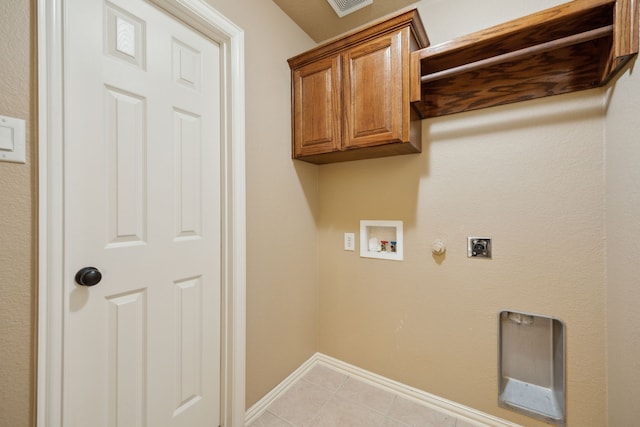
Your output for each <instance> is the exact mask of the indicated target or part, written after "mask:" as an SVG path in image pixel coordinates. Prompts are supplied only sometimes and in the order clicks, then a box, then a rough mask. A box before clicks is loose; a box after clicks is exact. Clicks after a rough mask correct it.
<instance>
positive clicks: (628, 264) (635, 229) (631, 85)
mask: <svg viewBox="0 0 640 427" xmlns="http://www.w3.org/2000/svg"><path fill="white" fill-rule="evenodd" d="M609 96H610V98H609V100H608V102H609V108H608V112H607V126H606V159H607V163H606V165H607V187H606V188H607V204H606V212H607V216H606V230H607V245H606V249H607V258H606V259H607V263H606V267H607V324H606V328H607V375H608V389H607V398H608V399H607V401H608V414H609V420H608V421H609V423H608V425H609V426H611V427H615V426H631V425H636V424H637V423H638V419H640V407H639V406H638V399H637V393H638V384H640V357H639V355H640V310H638V307H640V286H638V283H639V280H640V279H639V278H640V263H639V262H638V254H640V168H638V165H640V144H639V142H640V140H639V137H638V135H640V120H639V119H638V117H640V114H639V112H638V105H640V75H639V74H638V63H637V61H635V63H634V66H633V68H631V69H630V70H627V72H625V73H624V74H623V75H622V76H621V77H620V79H619V80H618V81H617V82H616V84H615V86H614V87H613V88H612V89H611V90H610V92H609Z"/></svg>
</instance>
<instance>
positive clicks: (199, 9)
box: [37, 0, 246, 427]
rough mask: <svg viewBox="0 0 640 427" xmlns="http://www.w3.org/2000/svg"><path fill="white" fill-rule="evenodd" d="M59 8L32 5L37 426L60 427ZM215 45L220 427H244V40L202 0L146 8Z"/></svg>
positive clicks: (52, 0)
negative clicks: (35, 32) (217, 47)
mask: <svg viewBox="0 0 640 427" xmlns="http://www.w3.org/2000/svg"><path fill="white" fill-rule="evenodd" d="M63 1H64V0H38V10H37V14H38V150H39V151H38V187H39V188H38V364H37V385H38V391H37V425H38V426H42V427H45V426H46V427H62V361H63V353H62V352H63V336H62V332H63V329H62V328H63V319H64V301H63V299H62V296H63V279H64V278H63V261H64V259H63V257H64V252H63V248H64V230H63V224H64V222H63V219H64V208H63V207H64V203H63V202H64V194H63V188H64V187H63V184H64V182H63V177H64V163H63V153H64V135H63V101H64V100H63V96H62V94H63V66H62V65H63V56H62V52H63V40H62V33H63V31H62V30H63V26H64V16H63V7H62V6H63V4H62V3H63ZM147 1H150V2H151V3H154V4H156V5H157V6H159V7H160V8H162V9H164V10H165V11H166V12H167V13H169V14H172V15H174V16H175V17H177V18H178V19H179V20H181V21H183V22H185V23H186V24H187V25H190V26H191V27H193V28H195V29H196V30H198V31H199V32H201V33H202V34H204V35H205V36H207V37H209V38H211V39H212V40H214V41H215V42H217V43H219V45H220V52H221V58H220V59H221V62H220V63H221V66H222V70H221V76H222V79H223V85H222V96H223V102H224V105H223V108H222V111H223V113H222V114H223V117H222V121H221V123H222V126H223V129H222V138H221V141H222V145H223V153H222V158H223V165H222V171H221V173H222V183H223V184H222V195H223V200H224V204H225V206H224V211H223V216H222V221H223V227H222V240H223V245H222V248H221V254H222V266H223V277H222V280H221V283H222V313H223V319H222V322H223V331H222V355H221V356H222V359H221V360H222V377H221V379H222V387H223V390H222V394H221V395H222V399H223V401H222V402H221V405H222V407H221V423H222V425H223V426H226V427H238V426H242V425H244V417H245V407H244V405H245V351H246V347H245V336H246V332H245V328H246V323H245V292H246V244H245V240H246V231H245V224H246V202H245V195H246V190H245V140H244V138H245V130H244V114H245V110H244V108H245V106H244V33H243V31H242V30H241V29H240V28H238V27H237V26H235V25H234V24H233V23H231V22H230V21H229V20H228V19H226V18H225V17H224V16H222V15H220V14H219V13H218V12H217V11H216V10H215V9H213V8H212V7H211V6H209V5H208V4H207V3H205V1H204V0H147Z"/></svg>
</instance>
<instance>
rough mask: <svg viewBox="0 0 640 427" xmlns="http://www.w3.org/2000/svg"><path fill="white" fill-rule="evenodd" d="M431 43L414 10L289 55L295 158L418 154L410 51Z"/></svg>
mask: <svg viewBox="0 0 640 427" xmlns="http://www.w3.org/2000/svg"><path fill="white" fill-rule="evenodd" d="M427 45H428V39H427V37H426V33H425V32H424V28H423V27H422V23H421V21H420V17H419V15H418V12H417V10H412V11H410V12H406V13H403V14H401V15H398V16H396V17H393V18H391V19H388V20H385V21H382V22H379V23H377V24H373V25H371V26H369V27H367V28H365V29H363V30H360V31H358V32H355V33H351V34H349V35H347V36H344V37H341V38H339V39H337V40H334V41H332V42H330V43H326V44H324V45H321V46H319V47H317V48H315V49H313V50H311V51H308V52H305V53H303V54H301V55H298V56H296V57H294V58H291V59H289V65H290V67H291V76H292V94H293V95H292V101H293V105H292V115H293V147H292V155H293V158H296V159H300V160H304V161H308V162H311V163H318V164H320V163H331V162H342V161H347V160H357V159H366V158H373V157H383V156H391V155H397V154H407V153H419V152H420V151H421V142H422V141H421V133H420V128H421V125H420V121H419V119H420V118H419V116H418V114H417V113H415V112H414V113H413V114H412V112H411V109H412V107H411V99H410V97H409V95H410V85H411V82H410V79H409V67H410V59H411V58H410V53H411V52H412V51H414V50H418V49H420V48H422V47H425V46H427Z"/></svg>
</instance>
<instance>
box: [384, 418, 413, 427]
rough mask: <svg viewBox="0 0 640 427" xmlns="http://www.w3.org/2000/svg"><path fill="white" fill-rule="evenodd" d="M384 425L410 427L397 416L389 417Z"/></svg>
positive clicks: (388, 426) (386, 426)
mask: <svg viewBox="0 0 640 427" xmlns="http://www.w3.org/2000/svg"><path fill="white" fill-rule="evenodd" d="M382 427H410V426H409V424H405V423H403V422H400V421H398V420H396V419H395V418H390V417H387V418H386V419H385V420H384V423H382Z"/></svg>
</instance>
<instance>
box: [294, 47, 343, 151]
mask: <svg viewBox="0 0 640 427" xmlns="http://www.w3.org/2000/svg"><path fill="white" fill-rule="evenodd" d="M339 65H340V63H339V61H338V57H332V58H326V59H323V60H320V61H316V62H313V63H311V64H308V65H305V66H302V67H300V68H298V69H295V70H294V71H293V97H294V99H293V106H294V107H293V108H294V111H293V114H294V124H293V133H294V136H293V153H294V157H300V156H311V155H314V154H322V153H329V152H332V151H339V150H340V147H341V145H340V139H341V124H340V123H341V120H340V116H341V115H342V113H341V111H342V100H341V98H340V90H339V88H340V87H339V82H340V66H339Z"/></svg>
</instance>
